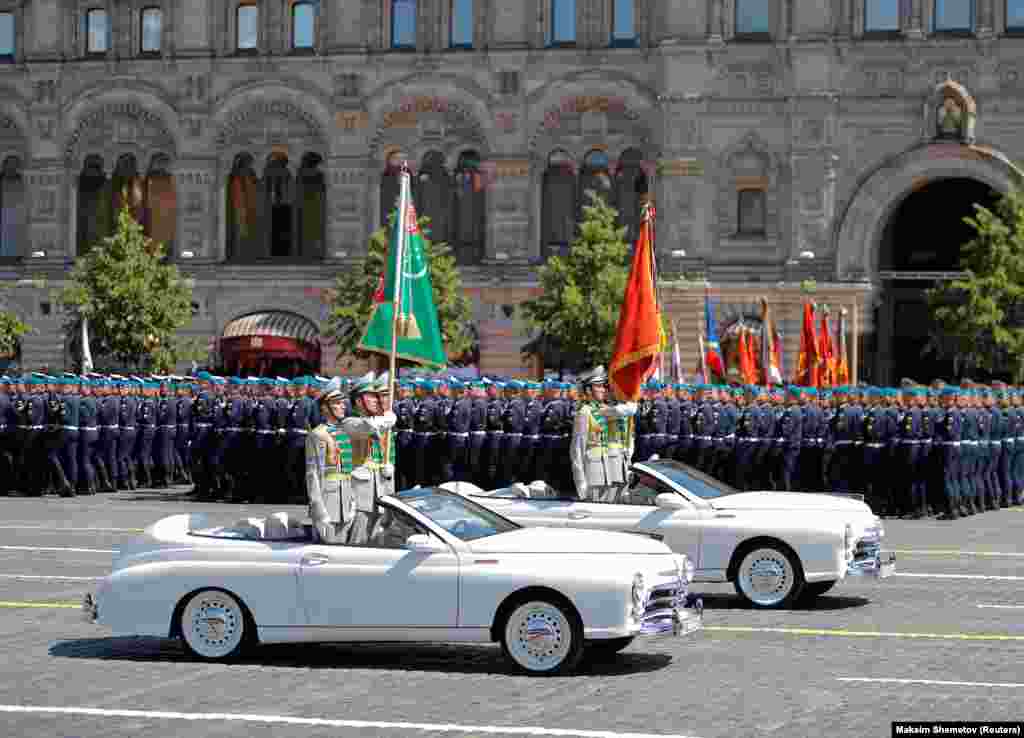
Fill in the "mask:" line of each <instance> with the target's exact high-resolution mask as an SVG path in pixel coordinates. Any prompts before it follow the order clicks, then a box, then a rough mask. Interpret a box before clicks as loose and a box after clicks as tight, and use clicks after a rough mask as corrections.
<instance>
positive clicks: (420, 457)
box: [412, 379, 437, 485]
mask: <svg viewBox="0 0 1024 738" xmlns="http://www.w3.org/2000/svg"><path fill="white" fill-rule="evenodd" d="M430 390H431V381H430V380H428V379H421V380H420V381H419V382H417V384H416V389H415V392H416V407H415V409H414V410H413V417H412V445H413V457H414V459H415V465H414V469H415V471H414V473H413V481H414V483H415V484H420V485H427V484H430V483H431V482H432V481H433V467H432V460H431V458H430V456H431V452H432V444H433V439H434V435H435V434H436V433H437V426H436V425H435V417H434V416H435V413H436V411H437V404H436V402H435V400H434V397H433V395H432V394H431V391H430Z"/></svg>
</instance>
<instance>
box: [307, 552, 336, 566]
mask: <svg viewBox="0 0 1024 738" xmlns="http://www.w3.org/2000/svg"><path fill="white" fill-rule="evenodd" d="M330 560H331V559H330V558H329V557H327V556H324V555H323V554H311V555H309V556H305V557H303V559H302V565H303V566H320V565H321V564H326V563H327V562H328V561H330Z"/></svg>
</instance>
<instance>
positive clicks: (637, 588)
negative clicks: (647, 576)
mask: <svg viewBox="0 0 1024 738" xmlns="http://www.w3.org/2000/svg"><path fill="white" fill-rule="evenodd" d="M646 600H647V591H646V589H645V588H644V575H643V574H639V573H638V574H636V575H635V576H634V577H633V619H634V620H639V619H640V618H641V617H643V614H644V607H645V606H646V605H647V602H646Z"/></svg>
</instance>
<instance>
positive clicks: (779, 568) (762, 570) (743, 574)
mask: <svg viewBox="0 0 1024 738" xmlns="http://www.w3.org/2000/svg"><path fill="white" fill-rule="evenodd" d="M734 585H735V587H736V593H737V594H738V595H740V597H742V598H743V599H745V600H746V601H747V602H748V603H750V604H751V605H752V606H754V607H756V608H759V609H764V610H774V609H781V608H785V607H789V606H790V605H792V604H793V602H795V601H796V599H797V598H798V597H799V596H800V594H801V593H802V592H803V589H804V573H803V568H802V567H801V566H800V564H799V562H797V561H795V560H794V558H793V555H792V554H791V553H789V552H788V551H785V550H783V549H782V548H779V547H776V546H772V545H771V544H766V545H764V546H758V547H757V548H754V549H751V550H750V551H747V553H746V554H744V556H743V558H742V559H741V560H740V565H739V567H738V568H737V570H736V581H735V583H734Z"/></svg>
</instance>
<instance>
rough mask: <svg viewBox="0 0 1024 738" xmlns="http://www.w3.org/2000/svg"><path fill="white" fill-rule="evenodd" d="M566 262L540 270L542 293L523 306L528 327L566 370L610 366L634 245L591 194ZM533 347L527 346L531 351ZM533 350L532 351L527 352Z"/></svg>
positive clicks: (606, 207) (558, 261) (562, 259)
mask: <svg viewBox="0 0 1024 738" xmlns="http://www.w3.org/2000/svg"><path fill="white" fill-rule="evenodd" d="M586 195H587V197H588V198H589V200H590V204H589V205H584V207H583V221H582V222H581V223H580V226H579V235H578V236H577V237H576V238H575V239H574V240H573V242H572V245H571V248H570V250H569V254H568V256H566V257H562V256H552V257H551V258H550V259H548V260H547V262H545V264H544V265H543V266H542V267H541V268H540V284H541V288H542V289H543V293H542V294H541V295H540V296H539V297H536V298H534V299H532V300H528V301H526V302H524V303H523V304H522V306H521V307H522V310H523V316H524V322H525V323H526V325H527V326H528V327H529V328H531V329H532V330H534V331H535V332H537V333H539V334H540V335H541V336H544V337H545V343H546V344H549V345H550V346H552V347H554V348H555V349H557V353H558V354H559V355H560V356H561V357H562V361H561V363H562V365H563V366H564V367H565V368H573V369H581V368H584V367H586V366H594V365H596V364H604V365H606V366H607V365H608V363H609V362H610V361H611V355H612V348H613V345H614V343H615V331H616V329H617V328H618V325H619V312H620V310H621V308H622V298H623V296H624V294H625V292H626V281H627V280H628V278H629V255H630V246H629V244H628V243H627V242H626V229H625V228H622V227H619V226H618V225H617V223H616V220H617V218H618V211H616V210H615V209H614V208H612V207H611V206H609V205H608V204H607V203H605V201H604V200H603V199H602V198H601V197H600V196H599V195H597V194H596V193H595V192H594V191H592V190H587V192H586ZM529 345H530V344H528V346H529ZM527 350H529V349H527Z"/></svg>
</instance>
